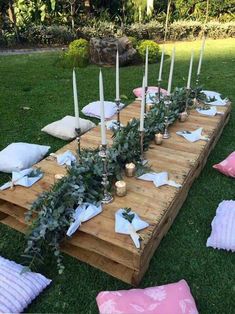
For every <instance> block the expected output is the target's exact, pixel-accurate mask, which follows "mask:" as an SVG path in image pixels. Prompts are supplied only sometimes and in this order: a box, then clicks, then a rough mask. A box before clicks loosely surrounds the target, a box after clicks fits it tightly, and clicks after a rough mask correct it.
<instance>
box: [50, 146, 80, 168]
mask: <svg viewBox="0 0 235 314" xmlns="http://www.w3.org/2000/svg"><path fill="white" fill-rule="evenodd" d="M50 156H52V157H54V158H56V160H57V163H58V165H60V166H63V165H66V166H71V165H72V163H73V162H75V161H76V157H75V156H74V154H73V153H72V152H71V151H70V150H67V151H66V152H64V153H63V154H59V155H56V154H54V153H51V154H50Z"/></svg>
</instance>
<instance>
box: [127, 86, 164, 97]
mask: <svg viewBox="0 0 235 314" xmlns="http://www.w3.org/2000/svg"><path fill="white" fill-rule="evenodd" d="M133 93H134V95H135V96H136V97H139V98H141V97H142V87H138V88H135V89H133ZM148 93H158V87H157V86H149V87H148ZM161 94H162V95H166V94H167V90H165V89H163V88H161Z"/></svg>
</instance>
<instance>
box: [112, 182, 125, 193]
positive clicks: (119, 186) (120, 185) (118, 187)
mask: <svg viewBox="0 0 235 314" xmlns="http://www.w3.org/2000/svg"><path fill="white" fill-rule="evenodd" d="M115 191H116V195H117V196H125V195H126V193H127V189H126V182H125V181H117V182H116V183H115Z"/></svg>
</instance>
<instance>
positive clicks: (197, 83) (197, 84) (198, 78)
mask: <svg viewBox="0 0 235 314" xmlns="http://www.w3.org/2000/svg"><path fill="white" fill-rule="evenodd" d="M199 82H200V74H197V78H196V87H198V86H199Z"/></svg>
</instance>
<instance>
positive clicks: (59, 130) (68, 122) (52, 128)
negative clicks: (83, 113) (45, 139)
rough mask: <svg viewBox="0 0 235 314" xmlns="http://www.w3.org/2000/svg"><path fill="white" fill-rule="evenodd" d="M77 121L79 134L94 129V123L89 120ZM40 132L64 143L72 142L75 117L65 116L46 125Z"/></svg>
mask: <svg viewBox="0 0 235 314" xmlns="http://www.w3.org/2000/svg"><path fill="white" fill-rule="evenodd" d="M79 121H80V128H81V133H85V132H87V131H89V130H90V129H92V128H94V127H95V123H93V122H91V121H90V120H86V119H82V118H79ZM42 131H43V132H45V133H47V134H50V135H52V136H54V137H58V138H60V139H62V140H65V141H69V140H72V139H74V138H75V137H76V135H77V134H76V132H75V117H72V116H66V117H64V118H63V119H61V120H58V121H55V122H52V123H50V124H48V125H47V126H45V127H44V128H43V129H42Z"/></svg>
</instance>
